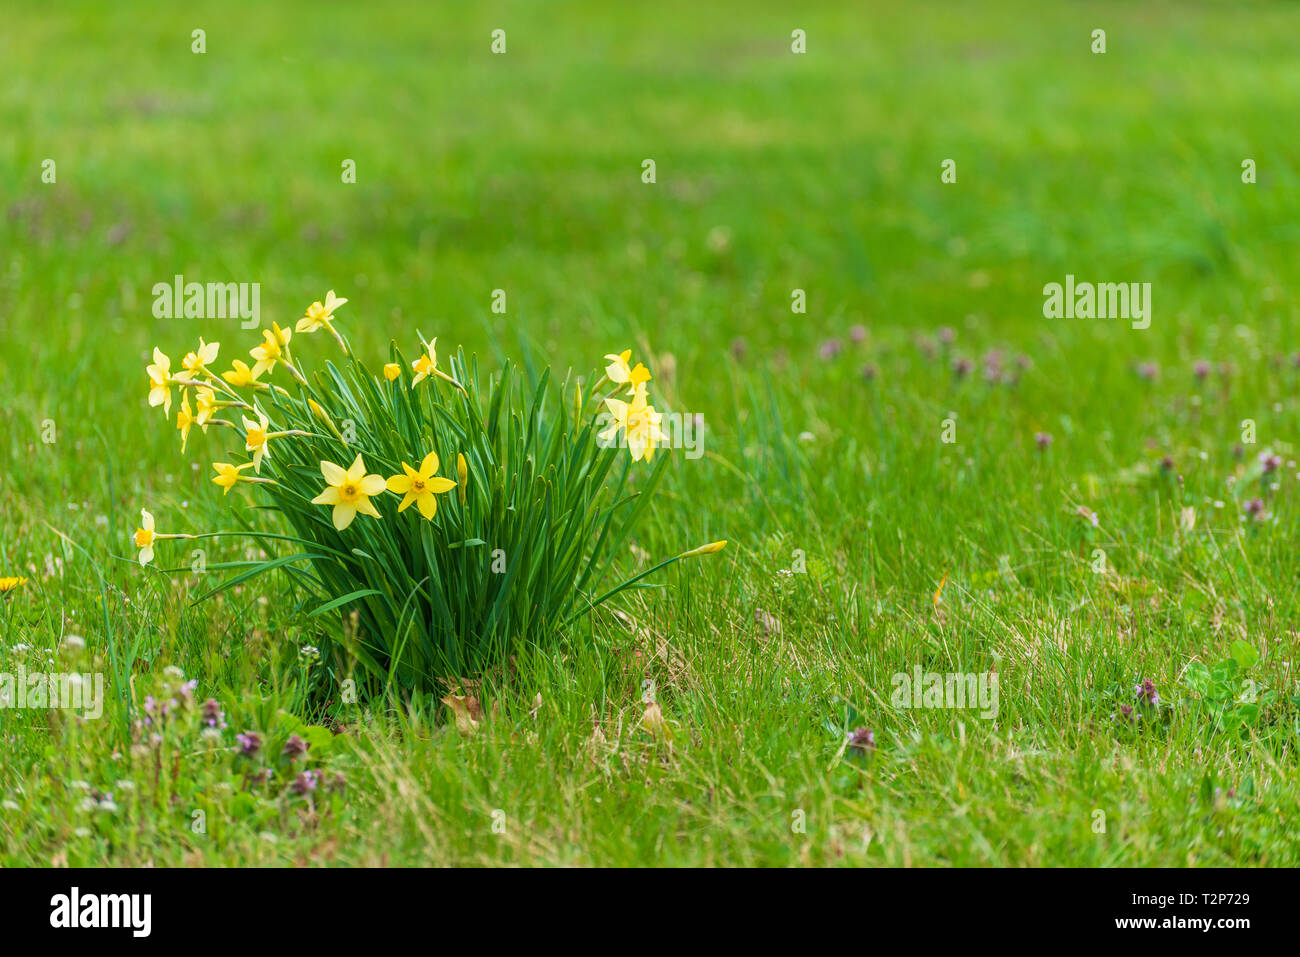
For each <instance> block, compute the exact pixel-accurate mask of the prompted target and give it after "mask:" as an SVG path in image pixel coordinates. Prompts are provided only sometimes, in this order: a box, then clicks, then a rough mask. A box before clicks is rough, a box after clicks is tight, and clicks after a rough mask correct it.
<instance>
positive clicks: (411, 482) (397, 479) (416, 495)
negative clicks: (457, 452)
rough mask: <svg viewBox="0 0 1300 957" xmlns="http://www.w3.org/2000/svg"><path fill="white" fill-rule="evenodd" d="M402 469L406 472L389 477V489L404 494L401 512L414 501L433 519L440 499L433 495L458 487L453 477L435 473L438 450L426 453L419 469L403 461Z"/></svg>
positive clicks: (423, 513)
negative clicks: (449, 477) (444, 476)
mask: <svg viewBox="0 0 1300 957" xmlns="http://www.w3.org/2000/svg"><path fill="white" fill-rule="evenodd" d="M402 471H403V472H405V473H406V474H405V475H393V476H390V477H389V479H388V491H390V492H395V493H396V494H398V495H402V496H404V498H403V499H402V504H401V505H399V506H397V510H398V511H399V512H404V511H406V509H407V508H408V507H410V504H411V503H412V502H414V503H415V504H416V506H417V507H419V509H420V514H421V515H423V516H424V517H425V518H428V519H431V518H433V516H434V515H435V514H437V512H438V500H437V499H435V498H434V497H433V496H434V494H435V493H439V492H449V491H451V490H452V489H454V488H455V487H456V483H455V482H453V481H452V480H451V479H448V478H443V477H442V476H440V475H435V474H434V473H435V472H437V471H438V453H436V452H430V453H429V454H428V455H426V456H425V457H424V461H423V462H421V463H420V468H419V469H418V470H416V469H413V468H411V467H410V466H409V465H407V464H406V463H405V462H403V463H402Z"/></svg>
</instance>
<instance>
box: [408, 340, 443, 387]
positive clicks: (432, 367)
mask: <svg viewBox="0 0 1300 957" xmlns="http://www.w3.org/2000/svg"><path fill="white" fill-rule="evenodd" d="M437 345H438V337H437V336H434V337H433V340H432V341H431V342H430V343H429V351H428V352H427V353H426V354H425V355H422V356H420V358H418V359H416V360H415V361H414V362H412V363H411V368H412V369H414V370H415V378H414V379H412V380H411V388H412V389H414V388H415V387H416V386H417V385H419V384H420V383H421V382H423V381H424V380H425V379H427V378H428V377H429V376H431V375H433V374H434V373H435V372H437V371H438V351H437V349H436V348H434V347H435V346H437Z"/></svg>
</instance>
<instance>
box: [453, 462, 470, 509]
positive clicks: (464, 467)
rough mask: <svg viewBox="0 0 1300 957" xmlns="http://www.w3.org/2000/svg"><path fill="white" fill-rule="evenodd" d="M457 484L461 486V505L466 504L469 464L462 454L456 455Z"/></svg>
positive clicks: (458, 493)
mask: <svg viewBox="0 0 1300 957" xmlns="http://www.w3.org/2000/svg"><path fill="white" fill-rule="evenodd" d="M456 484H457V485H458V486H460V488H459V491H457V493H456V494H457V495H459V496H460V504H461V505H464V504H465V498H466V495H465V490H466V489H467V488H469V463H467V462H466V461H465V456H464V455H462V454H459V453H458V454H457V455H456Z"/></svg>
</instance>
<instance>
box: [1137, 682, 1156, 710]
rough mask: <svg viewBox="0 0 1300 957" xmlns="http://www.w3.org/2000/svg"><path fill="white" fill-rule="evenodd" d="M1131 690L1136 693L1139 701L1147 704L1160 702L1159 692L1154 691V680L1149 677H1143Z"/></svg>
mask: <svg viewBox="0 0 1300 957" xmlns="http://www.w3.org/2000/svg"><path fill="white" fill-rule="evenodd" d="M1133 691H1134V692H1135V693H1136V694H1137V699H1138V702H1139V703H1145V704H1149V705H1158V704H1160V692H1158V691H1156V686H1155V682H1153V681H1152V680H1151V679H1150V678H1143V679H1142V683H1141V684H1140V685H1138V686H1137V687H1136V688H1134V689H1133Z"/></svg>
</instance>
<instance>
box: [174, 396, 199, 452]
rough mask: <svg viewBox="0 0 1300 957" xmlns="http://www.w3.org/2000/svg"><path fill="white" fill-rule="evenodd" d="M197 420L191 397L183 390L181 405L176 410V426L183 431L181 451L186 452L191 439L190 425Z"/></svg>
mask: <svg viewBox="0 0 1300 957" xmlns="http://www.w3.org/2000/svg"><path fill="white" fill-rule="evenodd" d="M196 421H197V420H196V419H195V418H194V412H193V411H192V410H191V409H190V397H189V396H188V395H186V394H185V391H184V390H181V407H180V408H179V409H177V410H176V428H178V429H180V432H181V452H182V453H184V452H185V446H186V445H187V444H189V441H190V426H192V425H193V424H194V423H195V422H196Z"/></svg>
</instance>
